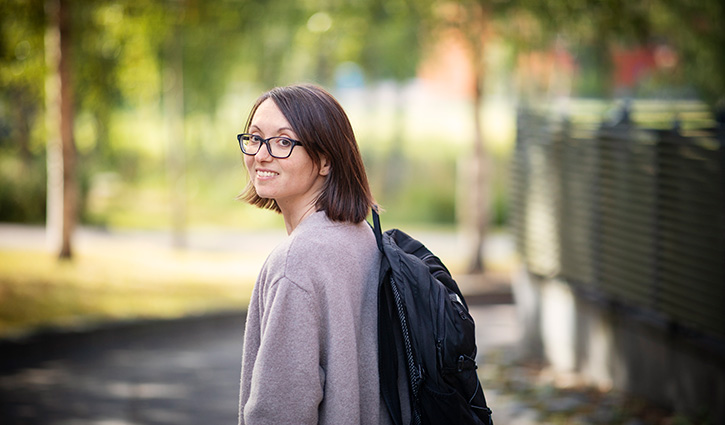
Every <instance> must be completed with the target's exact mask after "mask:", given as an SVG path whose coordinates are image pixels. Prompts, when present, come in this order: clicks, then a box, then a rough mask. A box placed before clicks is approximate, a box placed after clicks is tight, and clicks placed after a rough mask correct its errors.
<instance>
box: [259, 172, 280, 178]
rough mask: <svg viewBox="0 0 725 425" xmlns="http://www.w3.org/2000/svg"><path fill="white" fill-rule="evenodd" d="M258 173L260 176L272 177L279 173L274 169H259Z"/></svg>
mask: <svg viewBox="0 0 725 425" xmlns="http://www.w3.org/2000/svg"><path fill="white" fill-rule="evenodd" d="M257 175H258V176H259V177H272V176H276V175H277V173H275V172H273V171H257Z"/></svg>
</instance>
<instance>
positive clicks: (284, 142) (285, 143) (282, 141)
mask: <svg viewBox="0 0 725 425" xmlns="http://www.w3.org/2000/svg"><path fill="white" fill-rule="evenodd" d="M276 142H277V146H279V147H280V148H289V147H290V146H292V143H293V142H292V140H291V139H288V138H286V137H279V138H277V139H276Z"/></svg>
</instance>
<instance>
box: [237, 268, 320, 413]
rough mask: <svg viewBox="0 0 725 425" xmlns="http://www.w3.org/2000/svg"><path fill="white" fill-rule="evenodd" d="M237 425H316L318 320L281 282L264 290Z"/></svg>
mask: <svg viewBox="0 0 725 425" xmlns="http://www.w3.org/2000/svg"><path fill="white" fill-rule="evenodd" d="M259 325H260V341H259V344H260V345H259V351H258V353H257V356H256V361H255V364H254V368H253V373H252V379H251V388H250V394H249V399H248V400H247V403H246V405H245V406H244V410H243V415H244V420H243V421H242V422H243V423H245V424H247V425H257V424H275V425H280V424H316V423H317V420H318V406H319V404H320V402H321V401H322V397H323V390H324V379H325V376H324V371H323V370H322V368H321V367H320V342H319V341H320V339H319V336H320V335H319V334H320V317H319V313H318V310H317V308H316V306H315V305H314V301H313V297H312V296H311V295H310V294H309V293H308V292H307V291H305V290H304V289H302V288H300V287H299V286H297V285H296V284H295V283H293V282H292V281H290V280H289V279H287V278H282V279H280V281H278V282H277V283H276V284H275V285H272V286H271V287H270V288H269V292H267V294H266V296H265V300H264V312H263V314H262V316H261V317H260V324H259Z"/></svg>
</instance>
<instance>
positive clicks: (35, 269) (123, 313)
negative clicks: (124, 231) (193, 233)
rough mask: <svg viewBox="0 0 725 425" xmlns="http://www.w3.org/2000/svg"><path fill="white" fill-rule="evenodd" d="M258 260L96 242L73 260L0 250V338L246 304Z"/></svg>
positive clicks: (216, 309)
mask: <svg viewBox="0 0 725 425" xmlns="http://www.w3.org/2000/svg"><path fill="white" fill-rule="evenodd" d="M245 262H246V264H245ZM259 265H261V260H260V259H259V258H256V257H255V258H253V260H252V261H249V260H245V261H240V260H239V256H236V255H232V254H230V253H208V252H195V251H184V252H175V251H173V250H171V249H158V248H152V247H143V246H126V247H114V246H97V247H94V248H93V249H87V250H83V251H78V252H77V253H76V254H75V256H74V259H73V260H72V261H58V260H56V258H55V257H54V256H52V255H51V254H49V253H47V252H43V251H33V250H25V251H15V250H13V251H10V250H4V251H0V338H1V337H9V336H15V335H22V334H23V333H26V332H29V331H33V330H36V329H38V328H43V327H49V326H52V327H58V326H62V327H79V326H89V325H94V324H98V323H102V322H109V321H116V320H133V319H142V318H143V319H146V318H173V317H180V316H184V315H189V314H200V313H205V312H209V311H219V310H229V309H242V308H244V307H246V305H247V303H248V301H249V296H250V294H251V289H252V286H253V284H254V279H255V276H256V273H257V271H258V270H259Z"/></svg>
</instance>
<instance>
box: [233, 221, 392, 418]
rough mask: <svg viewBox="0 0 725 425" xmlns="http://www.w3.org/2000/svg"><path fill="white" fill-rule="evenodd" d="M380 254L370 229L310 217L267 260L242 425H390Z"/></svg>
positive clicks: (244, 385)
mask: <svg viewBox="0 0 725 425" xmlns="http://www.w3.org/2000/svg"><path fill="white" fill-rule="evenodd" d="M379 266H380V253H379V251H378V249H377V246H376V243H375V236H374V235H373V232H372V231H371V229H370V227H369V226H368V225H367V224H366V223H365V222H362V223H358V224H350V223H338V222H332V221H330V220H329V219H328V217H327V215H326V214H325V213H324V212H317V213H314V214H313V215H311V216H309V217H307V218H306V219H305V220H303V221H302V223H300V224H299V225H298V226H297V228H296V229H295V230H294V231H293V232H292V233H291V234H290V235H289V237H288V238H287V239H285V241H284V242H282V243H281V244H280V245H279V246H278V247H276V248H275V249H274V250H273V251H272V253H271V254H270V255H269V257H268V258H267V261H266V262H265V264H264V267H263V268H262V271H261V272H260V274H259V278H258V280H257V283H256V285H255V287H254V290H253V292H252V298H251V301H250V303H249V310H248V313H247V324H246V328H245V335H244V354H243V356H242V377H241V389H240V407H239V423H240V424H247V425H256V424H270V425H282V424H335V425H347V424H379V423H388V419H387V416H386V415H385V414H384V413H382V412H383V411H384V410H383V409H384V408H383V407H382V405H381V401H380V389H379V384H378V358H377V282H378V270H379Z"/></svg>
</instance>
